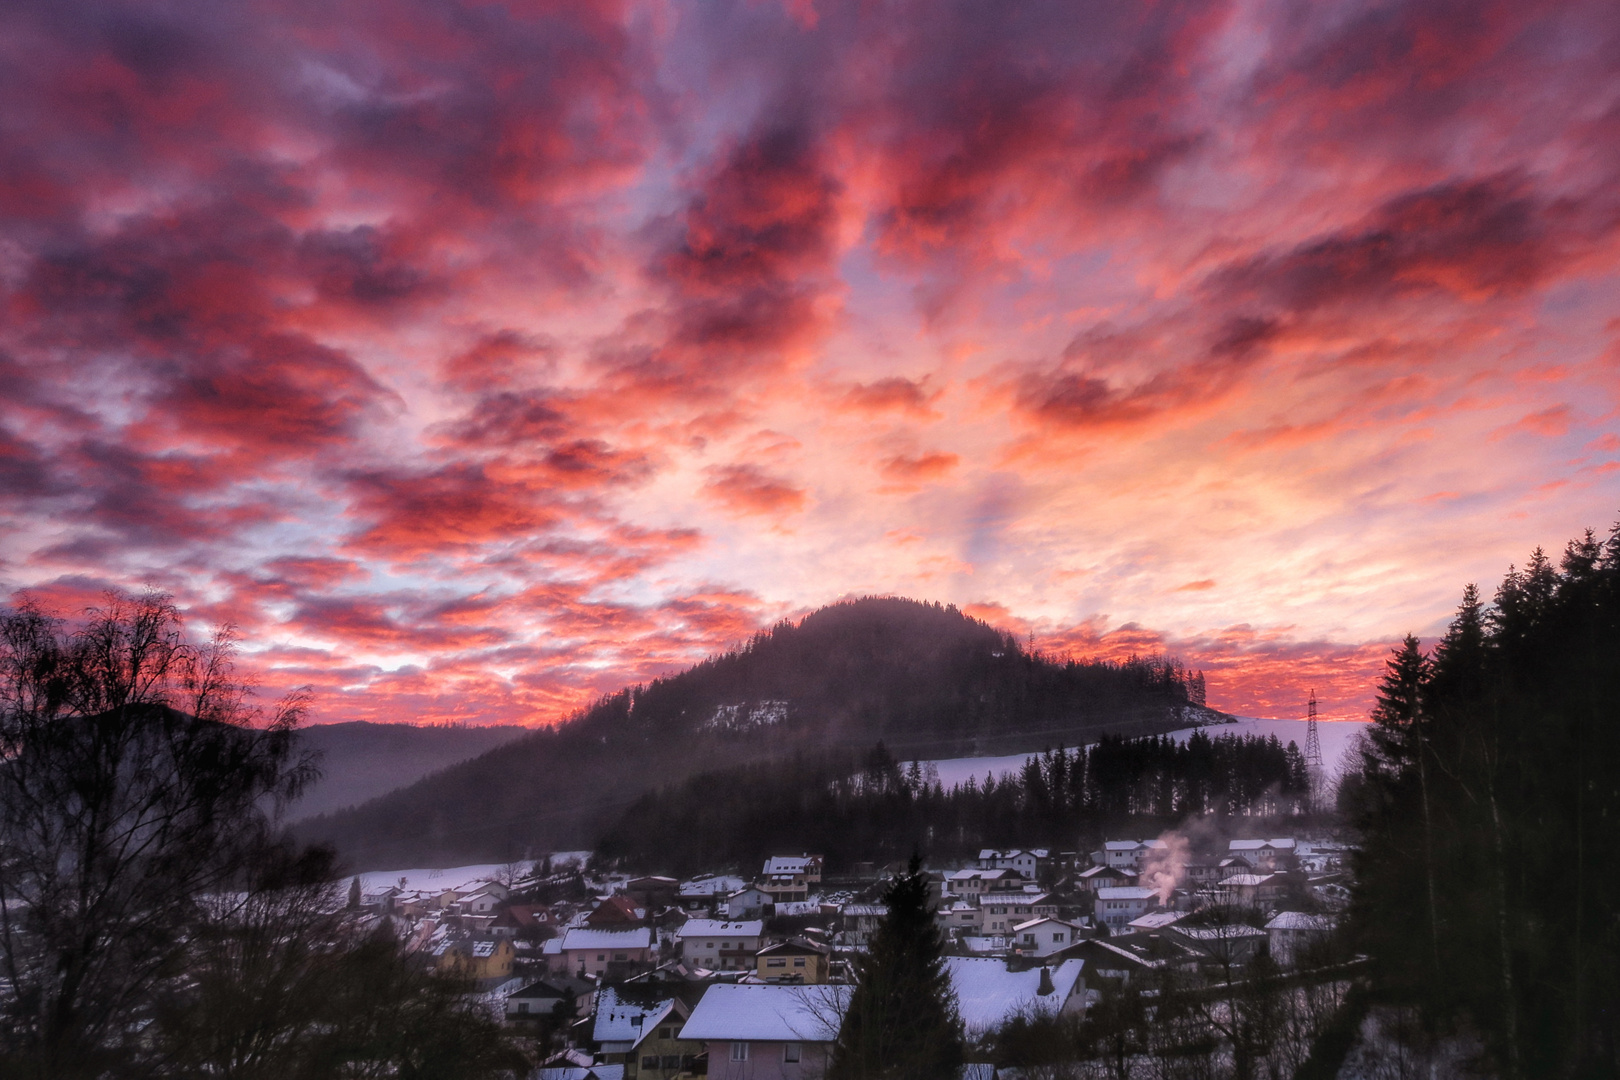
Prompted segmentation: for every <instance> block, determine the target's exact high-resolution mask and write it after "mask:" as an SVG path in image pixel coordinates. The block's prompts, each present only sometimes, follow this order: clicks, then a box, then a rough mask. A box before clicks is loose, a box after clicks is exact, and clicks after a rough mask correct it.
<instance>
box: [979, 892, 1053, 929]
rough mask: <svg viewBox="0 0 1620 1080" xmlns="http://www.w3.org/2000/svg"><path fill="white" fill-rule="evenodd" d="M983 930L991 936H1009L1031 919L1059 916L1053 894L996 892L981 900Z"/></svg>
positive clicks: (985, 895) (982, 897)
mask: <svg viewBox="0 0 1620 1080" xmlns="http://www.w3.org/2000/svg"><path fill="white" fill-rule="evenodd" d="M979 910H980V911H981V912H983V914H982V916H981V917H980V921H981V924H982V927H981V928H982V929H983V930H984V931H985V932H986V933H991V934H1009V933H1011V932H1012V928H1013V927H1014V926H1017V925H1018V924H1019V923H1021V922H1028V921H1029V920H1030V919H1039V918H1043V917H1046V918H1051V917H1056V915H1057V913H1058V912H1057V904H1056V903H1055V902H1054V901H1053V900H1052V897H1051V894H1049V893H1043V892H1030V891H1020V892H994V893H985V894H984V895H983V896H981V897H980V898H979Z"/></svg>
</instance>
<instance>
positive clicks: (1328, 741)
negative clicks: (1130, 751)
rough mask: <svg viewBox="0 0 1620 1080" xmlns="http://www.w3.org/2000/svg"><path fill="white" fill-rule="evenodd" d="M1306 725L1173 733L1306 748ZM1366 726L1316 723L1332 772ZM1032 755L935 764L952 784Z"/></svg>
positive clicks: (1239, 725) (1244, 724) (1015, 766)
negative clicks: (1263, 739)
mask: <svg viewBox="0 0 1620 1080" xmlns="http://www.w3.org/2000/svg"><path fill="white" fill-rule="evenodd" d="M1305 726H1306V722H1305V721H1304V720H1261V719H1257V718H1253V717H1242V718H1240V719H1238V720H1237V721H1236V722H1234V723H1231V724H1217V725H1214V726H1212V727H1206V728H1202V729H1199V728H1184V729H1182V730H1181V731H1173V732H1171V733H1170V736H1171V738H1173V739H1175V740H1176V741H1177V742H1186V741H1187V737H1188V736H1189V735H1191V734H1192V733H1193V732H1194V731H1198V730H1202V731H1204V732H1206V733H1208V734H1209V735H1210V736H1212V737H1213V736H1219V735H1223V734H1228V733H1230V734H1234V735H1275V736H1277V738H1278V739H1279V740H1280V741H1281V742H1282V744H1283V745H1284V746H1287V745H1288V743H1289V742H1290V741H1293V742H1296V743H1298V744H1299V748H1300V750H1304V749H1305ZM1366 726H1367V724H1366V722H1365V721H1361V720H1324V721H1322V722H1321V723H1319V724H1318V725H1317V731H1318V732H1319V733H1320V735H1321V739H1322V761H1323V762H1324V763H1325V764H1326V765H1327V770H1328V773H1329V775H1332V774H1335V773H1337V772H1338V770H1339V761H1340V759H1341V758H1342V757H1343V756H1344V753H1345V752H1346V751H1347V750H1349V748H1350V746H1351V744H1352V743H1353V742H1354V740H1355V737H1356V735H1357V734H1358V733H1359V732H1360V731H1361V730H1362V729H1363V728H1365V727H1366ZM1033 756H1034V755H1032V754H1005V755H1002V756H1001V757H976V758H972V757H970V758H949V759H946V760H944V761H936V762H934V763H933V764H934V767H935V768H936V769H938V770H939V782H940V783H942V784H944V785H945V786H946V787H947V788H949V787H953V786H955V785H957V784H960V783H962V782H964V781H965V780H967V778H968V777H970V776H971V777H974V778H975V779H976V780H978V781H979V782H980V783H983V782H984V777H985V774H986V773H989V774H991V775H993V776H995V777H996V778H997V779H998V780H999V779H1000V778H1001V777H1003V776H1005V775H1007V774H1008V773H1016V772H1018V771H1019V770H1020V769H1022V768H1023V767H1024V762H1025V761H1027V760H1029V758H1031V757H1033Z"/></svg>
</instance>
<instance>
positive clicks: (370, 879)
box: [360, 851, 591, 892]
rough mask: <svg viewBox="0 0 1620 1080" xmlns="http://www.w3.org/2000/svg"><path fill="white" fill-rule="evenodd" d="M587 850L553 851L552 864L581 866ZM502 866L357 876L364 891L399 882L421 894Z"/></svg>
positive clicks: (503, 866)
mask: <svg viewBox="0 0 1620 1080" xmlns="http://www.w3.org/2000/svg"><path fill="white" fill-rule="evenodd" d="M590 855H591V853H590V852H588V851H556V852H552V855H551V865H552V866H556V867H561V866H563V865H565V864H567V863H570V862H573V863H577V864H579V865H580V866H583V865H585V860H586V859H588V858H590ZM506 865H507V864H505V863H474V864H473V865H471V866H450V867H444V868H442V869H436V870H435V869H426V870H424V869H417V870H368V871H367V872H365V873H364V874H361V875H360V888H362V889H364V890H365V891H367V892H372V891H374V890H378V889H385V888H387V887H388V886H390V885H400V879H401V878H404V879H405V883H404V884H403V885H401V886H400V887H401V888H402V889H404V890H405V891H406V892H420V891H425V890H428V889H454V888H458V887H459V886H462V885H470V884H472V883H473V882H475V881H483V880H485V879H487V878H492V877H496V876H497V875H499V874H500V873H501V872H502V871H503V870H505V869H506ZM521 865H522V869H523V870H525V871H526V870H528V868H529V864H528V863H523V864H521Z"/></svg>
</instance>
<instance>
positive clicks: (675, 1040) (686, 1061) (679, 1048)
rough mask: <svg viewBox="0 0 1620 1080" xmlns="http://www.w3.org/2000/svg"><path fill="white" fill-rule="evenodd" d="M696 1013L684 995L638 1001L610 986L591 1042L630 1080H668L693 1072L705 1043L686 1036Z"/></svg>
mask: <svg viewBox="0 0 1620 1080" xmlns="http://www.w3.org/2000/svg"><path fill="white" fill-rule="evenodd" d="M690 1012H691V1010H690V1009H689V1008H688V1007H687V1006H686V1003H685V1002H683V1001H681V999H680V998H678V997H668V998H655V999H651V1000H647V1001H638V1000H632V999H630V998H629V997H626V996H625V995H624V993H623V991H620V990H619V989H616V988H615V987H611V986H609V987H605V988H604V989H603V990H602V992H601V994H600V995H599V996H598V998H597V1002H596V1012H595V1015H594V1016H592V1018H591V1021H592V1022H591V1041H592V1042H595V1043H596V1044H597V1045H598V1046H600V1047H601V1048H602V1058H603V1060H604V1061H605V1062H606V1063H607V1064H609V1065H614V1064H622V1065H623V1066H624V1076H625V1080H649V1078H655V1077H656V1078H658V1080H666V1078H668V1077H672V1076H675V1075H677V1074H679V1073H682V1072H687V1073H690V1072H691V1071H692V1065H693V1059H694V1058H696V1057H697V1055H698V1054H700V1053H702V1052H703V1046H702V1044H701V1043H696V1042H691V1041H689V1040H685V1039H682V1038H680V1028H681V1027H682V1025H684V1024H685V1023H686V1018H687V1016H688V1015H689V1013H690Z"/></svg>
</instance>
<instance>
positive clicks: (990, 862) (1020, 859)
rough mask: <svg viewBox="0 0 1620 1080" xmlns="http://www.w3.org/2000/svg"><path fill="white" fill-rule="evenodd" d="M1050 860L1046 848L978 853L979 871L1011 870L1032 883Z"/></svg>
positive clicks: (994, 849) (994, 850) (991, 849)
mask: <svg viewBox="0 0 1620 1080" xmlns="http://www.w3.org/2000/svg"><path fill="white" fill-rule="evenodd" d="M1051 858H1052V853H1051V851H1049V850H1048V849H1046V848H1030V849H1029V850H1027V851H1026V850H1024V849H1022V848H1007V849H1005V850H1003V849H1000V848H984V849H983V850H981V851H980V852H979V869H981V870H1011V871H1013V872H1014V873H1016V874H1017V875H1018V876H1019V877H1021V878H1023V879H1024V880H1025V881H1034V880H1035V878H1036V876H1037V875H1038V874H1039V873H1040V871H1041V870H1042V869H1044V867H1045V865H1046V864H1047V863H1048V862H1050V860H1051Z"/></svg>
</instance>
